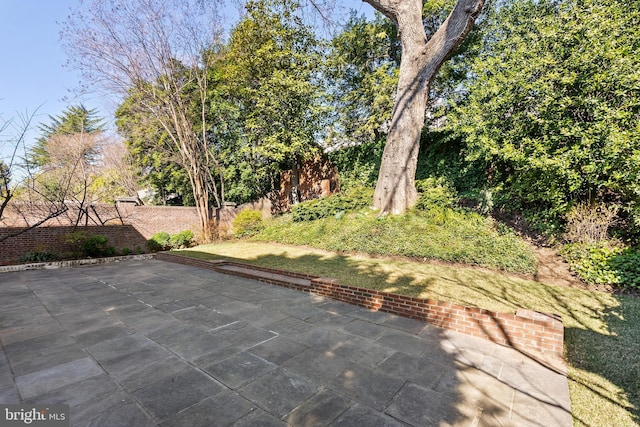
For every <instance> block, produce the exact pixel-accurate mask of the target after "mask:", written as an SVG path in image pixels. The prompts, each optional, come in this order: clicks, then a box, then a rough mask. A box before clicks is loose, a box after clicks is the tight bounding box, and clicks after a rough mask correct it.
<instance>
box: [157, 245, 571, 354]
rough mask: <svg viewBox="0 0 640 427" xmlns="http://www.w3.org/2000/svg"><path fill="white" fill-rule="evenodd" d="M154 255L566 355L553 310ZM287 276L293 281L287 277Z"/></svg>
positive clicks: (519, 346)
mask: <svg viewBox="0 0 640 427" xmlns="http://www.w3.org/2000/svg"><path fill="white" fill-rule="evenodd" d="M156 258H157V259H159V260H163V261H170V262H176V263H181V264H186V265H191V266H195V267H201V268H207V269H210V270H214V271H218V272H221V273H225V274H235V275H238V276H243V277H248V278H252V279H256V280H260V281H262V282H265V283H270V284H275V285H279V286H284V287H287V288H291V289H297V290H300V291H304V292H309V293H312V294H314V295H320V296H324V297H327V298H331V299H335V300H338V301H343V302H346V303H349V304H354V305H357V306H360V307H365V308H368V309H371V310H376V311H383V312H387V313H392V314H396V315H398V316H402V317H408V318H411V319H418V320H422V321H425V322H427V323H430V324H432V325H435V326H437V327H441V328H444V329H448V330H452V331H455V332H459V333H462V334H466V335H471V336H474V337H479V338H483V339H487V340H490V341H493V342H495V343H498V344H501V345H505V346H509V347H514V348H517V349H520V350H523V351H536V352H542V353H551V354H553V355H554V356H559V357H562V353H563V345H564V326H563V324H562V320H561V319H560V318H559V316H556V315H553V314H545V313H537V312H533V311H529V310H519V311H518V312H517V313H516V314H510V313H496V312H493V311H489V310H484V309H481V308H474V307H464V306H461V305H457V304H453V303H448V302H442V301H436V300H431V299H422V298H414V297H408V296H404V295H397V294H392V293H389V292H382V291H376V290H372V289H365V288H356V287H351V286H347V285H341V284H339V283H338V281H337V280H336V279H330V278H323V277H316V276H312V275H308V274H300V273H290V272H286V271H281V270H276V269H270V268H263V267H256V266H249V265H244V264H240V263H235V262H233V261H226V260H221V261H205V260H198V259H193V258H188V257H183V256H178V255H173V254H169V253H159V254H157V255H156ZM229 266H236V267H240V268H239V269H237V270H232V269H229V268H228V267H229ZM247 270H255V271H256V272H265V273H272V274H274V275H278V276H280V278H268V277H265V276H264V275H263V277H260V274H252V273H250V272H247ZM243 271H244V272H243ZM287 276H288V277H291V278H292V280H287V279H286V277H287ZM283 277H284V279H283ZM295 279H308V282H304V283H303V282H301V281H300V280H295Z"/></svg>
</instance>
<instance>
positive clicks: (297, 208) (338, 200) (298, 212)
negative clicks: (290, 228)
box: [291, 187, 373, 222]
mask: <svg viewBox="0 0 640 427" xmlns="http://www.w3.org/2000/svg"><path fill="white" fill-rule="evenodd" d="M372 200H373V189H372V188H365V187H359V188H353V189H351V190H348V191H346V192H344V193H340V194H335V195H333V196H329V197H324V198H322V199H315V200H309V201H306V202H302V203H298V204H297V205H294V206H293V207H292V208H291V214H292V216H293V221H294V222H303V221H313V220H316V219H320V218H327V217H335V216H336V215H338V216H342V215H344V214H340V212H349V211H354V210H357V209H360V208H364V207H367V206H370V205H371V204H372Z"/></svg>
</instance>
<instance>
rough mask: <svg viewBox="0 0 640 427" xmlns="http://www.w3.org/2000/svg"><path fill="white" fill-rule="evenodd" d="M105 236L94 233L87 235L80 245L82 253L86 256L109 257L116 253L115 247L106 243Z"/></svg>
mask: <svg viewBox="0 0 640 427" xmlns="http://www.w3.org/2000/svg"><path fill="white" fill-rule="evenodd" d="M107 242H108V240H107V238H106V237H104V236H102V235H100V234H95V235H93V236H90V237H88V238H87V239H86V240H85V241H84V243H83V246H82V254H83V255H84V256H87V257H109V256H114V255H115V254H116V249H115V248H114V247H113V246H110V245H108V244H107Z"/></svg>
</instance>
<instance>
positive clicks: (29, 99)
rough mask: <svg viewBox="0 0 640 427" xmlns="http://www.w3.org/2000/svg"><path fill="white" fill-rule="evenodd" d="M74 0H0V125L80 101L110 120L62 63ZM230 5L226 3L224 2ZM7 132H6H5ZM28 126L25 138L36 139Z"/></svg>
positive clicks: (104, 105) (352, 3)
mask: <svg viewBox="0 0 640 427" xmlns="http://www.w3.org/2000/svg"><path fill="white" fill-rule="evenodd" d="M78 3H79V0H0V127H1V125H2V123H3V122H5V121H8V120H13V124H14V125H17V126H18V127H21V125H22V123H23V120H24V119H26V118H29V117H32V128H37V126H38V125H39V124H40V123H49V122H50V121H49V116H57V115H59V114H61V113H62V112H63V111H64V110H65V108H67V107H68V106H71V105H78V104H80V103H82V104H83V105H84V106H85V107H87V108H88V109H94V108H95V109H97V110H98V113H99V115H100V116H101V117H104V118H105V119H106V121H107V123H108V124H112V122H113V119H112V116H113V112H114V111H115V106H114V101H113V100H109V99H108V98H105V97H101V96H99V95H97V94H93V95H91V94H89V95H83V96H79V95H78V94H77V89H78V88H79V87H80V80H81V78H80V75H79V73H78V72H76V71H74V70H71V69H68V68H66V67H65V64H66V62H67V57H66V55H65V52H64V50H63V48H62V46H61V43H60V30H61V29H62V23H63V22H64V21H65V19H66V17H67V15H68V14H69V12H70V11H71V9H73V8H75V7H76V6H77V5H78ZM230 3H231V2H230ZM340 3H342V4H343V5H344V6H345V7H349V8H353V9H354V10H356V11H357V12H358V13H359V14H363V13H364V14H367V16H369V15H370V14H372V13H373V9H372V8H371V6H369V5H368V4H364V3H363V2H362V1H360V0H348V1H343V2H340ZM7 132H8V131H5V132H3V133H2V134H0V159H4V160H6V159H7V156H8V155H9V150H8V147H7V145H8V144H7V143H3V142H2V141H4V140H6V139H7ZM9 133H11V132H9ZM37 136H38V134H37V132H36V130H35V129H32V130H31V131H30V132H29V133H28V134H27V137H26V141H25V142H26V143H27V144H30V143H32V142H33V141H35V139H37Z"/></svg>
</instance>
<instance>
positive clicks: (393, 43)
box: [325, 14, 400, 148]
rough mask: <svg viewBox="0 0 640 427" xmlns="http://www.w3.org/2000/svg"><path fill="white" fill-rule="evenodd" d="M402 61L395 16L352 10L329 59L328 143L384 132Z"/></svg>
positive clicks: (369, 138) (361, 140)
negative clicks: (392, 18) (372, 15)
mask: <svg viewBox="0 0 640 427" xmlns="http://www.w3.org/2000/svg"><path fill="white" fill-rule="evenodd" d="M399 64H400V46H399V44H398V40H397V39H396V29H395V27H394V26H393V24H392V23H391V21H389V20H388V19H387V18H385V17H383V16H382V15H380V14H376V17H375V20H373V21H372V22H369V21H367V19H366V18H365V17H364V16H362V17H358V16H356V15H354V14H352V15H351V17H350V18H349V20H348V21H347V24H346V25H345V28H344V29H343V30H342V32H340V33H339V34H338V35H336V36H335V37H334V38H333V39H332V40H331V43H330V50H329V55H328V58H327V61H326V64H325V69H326V71H325V73H326V77H327V79H328V80H329V82H330V87H331V91H330V94H329V97H330V101H331V104H332V106H333V107H334V109H333V111H334V114H333V117H332V120H331V131H330V133H329V135H328V136H327V139H328V140H327V144H328V145H330V146H332V147H335V148H340V147H342V146H345V145H346V146H351V145H360V144H365V143H370V142H374V143H375V142H378V141H380V140H381V139H383V138H385V137H386V131H387V128H388V125H389V122H390V120H391V110H392V108H393V99H394V93H395V89H396V86H397V85H398V66H399Z"/></svg>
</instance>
